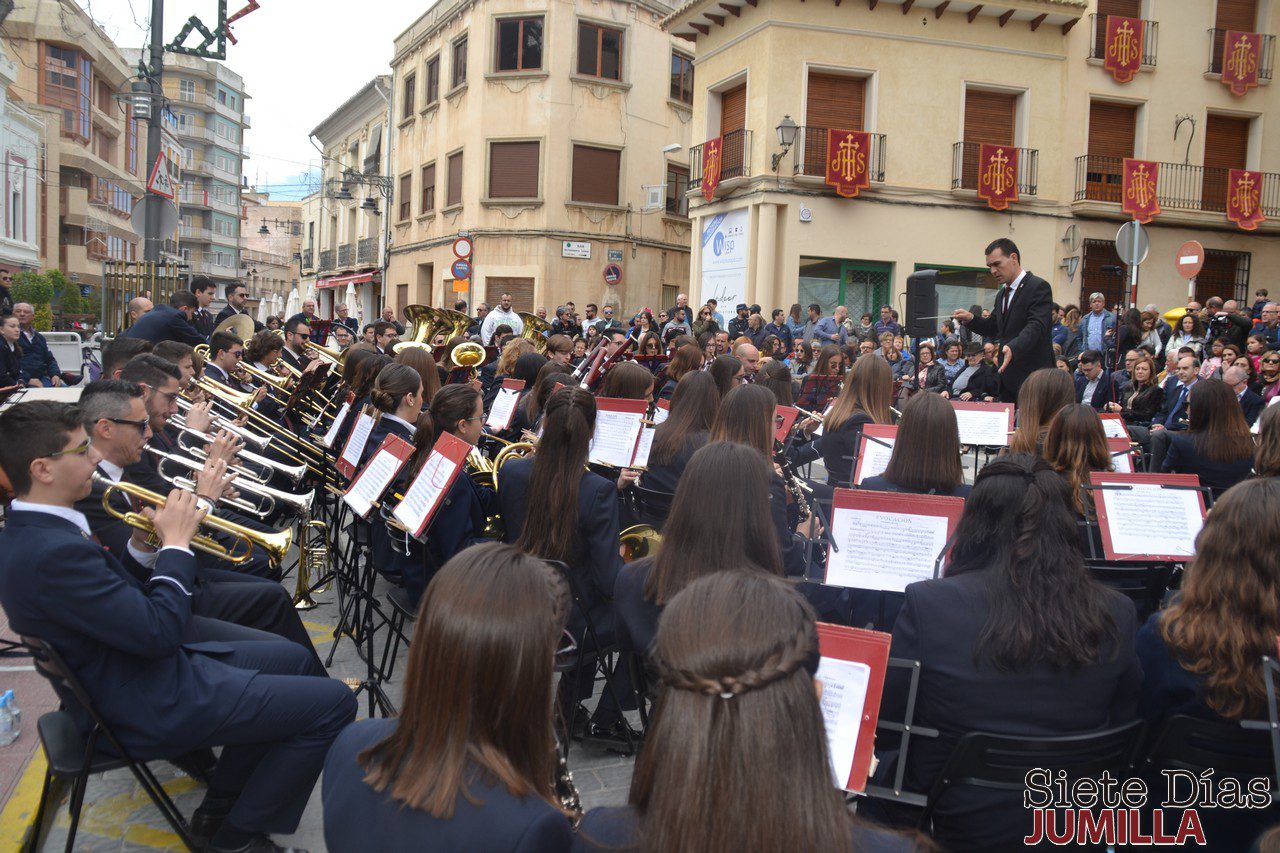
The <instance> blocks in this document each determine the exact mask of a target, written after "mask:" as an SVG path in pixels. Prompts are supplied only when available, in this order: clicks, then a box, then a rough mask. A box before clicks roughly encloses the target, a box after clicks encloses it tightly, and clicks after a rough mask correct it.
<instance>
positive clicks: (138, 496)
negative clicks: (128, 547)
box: [93, 471, 293, 565]
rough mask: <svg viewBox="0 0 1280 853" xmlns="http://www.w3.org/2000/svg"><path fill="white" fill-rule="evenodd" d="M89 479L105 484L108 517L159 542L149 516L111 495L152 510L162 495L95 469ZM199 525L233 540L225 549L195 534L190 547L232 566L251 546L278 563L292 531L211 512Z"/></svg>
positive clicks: (249, 554) (162, 501) (158, 506)
mask: <svg viewBox="0 0 1280 853" xmlns="http://www.w3.org/2000/svg"><path fill="white" fill-rule="evenodd" d="M93 481H94V483H96V484H98V485H102V486H105V487H106V490H105V491H104V492H103V493H102V508H103V509H104V510H106V512H107V514H108V515H110V516H111V517H112V518H116V519H119V520H120V521H123V522H124V523H125V524H127V525H129V526H130V527H132V528H134V529H135V530H141V531H143V532H145V533H147V534H148V535H149V539H148V542H149V543H150V544H152V545H157V544H159V543H158V542H157V541H156V527H155V524H154V523H153V522H152V521H151V519H149V518H147V517H146V516H145V515H143V514H142V513H140V512H121V511H120V510H118V509H116V507H114V506H113V505H112V504H111V497H112V495H113V494H115V493H116V492H120V493H121V494H124V495H128V496H129V497H130V498H132V499H134V500H137V501H138V502H140V503H143V504H147V505H149V506H152V507H154V508H156V509H162V508H163V507H164V504H165V499H164V497H163V496H162V495H157V494H156V493H155V492H153V491H151V490H150V489H144V488H142V487H141V486H136V485H134V484H133V483H126V482H123V481H121V482H119V483H113V482H111V481H110V480H108V479H107V478H106V477H104V476H102V475H101V474H99V473H97V472H96V471H95V472H94V474H93ZM131 502H132V501H131ZM200 526H201V527H202V528H206V527H207V528H209V529H211V530H217V531H220V532H222V533H227V534H229V535H231V536H232V537H233V538H234V539H235V540H236V541H235V543H233V545H232V546H231V547H230V548H228V547H227V546H225V545H223V544H222V543H221V542H218V541H217V540H216V539H214V538H213V537H212V536H206V535H200V534H197V535H196V536H195V537H193V538H192V540H191V547H192V548H194V549H195V550H197V551H202V552H204V553H206V554H212V555H213V556H215V557H219V558H221V559H224V560H226V561H227V562H229V563H231V564H232V565H241V564H243V563H247V562H248V561H249V559H250V558H251V557H252V556H253V549H254V548H255V547H257V548H261V549H262V550H263V551H264V552H265V553H266V555H267V557H268V558H269V559H270V560H271V562H272V564H273V565H279V563H280V562H281V561H282V560H283V559H284V556H285V554H286V553H288V551H289V546H290V545H291V544H292V543H293V531H292V530H288V529H286V530H281V531H279V532H277V533H263V532H261V531H258V530H251V529H250V528H248V527H242V526H240V525H239V524H236V523H234V522H231V521H227V520H226V519H222V518H218V517H217V516H215V515H206V516H205V517H204V520H203V521H201V522H200ZM241 543H243V545H244V550H243V552H240V551H238V550H236V547H235V546H236V545H239V544H241Z"/></svg>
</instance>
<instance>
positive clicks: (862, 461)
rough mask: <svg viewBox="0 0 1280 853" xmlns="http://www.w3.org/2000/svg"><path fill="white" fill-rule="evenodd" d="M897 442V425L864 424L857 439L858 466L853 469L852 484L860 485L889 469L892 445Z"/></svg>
mask: <svg viewBox="0 0 1280 853" xmlns="http://www.w3.org/2000/svg"><path fill="white" fill-rule="evenodd" d="M897 440H898V425H897V424H865V425H864V426H863V427H862V437H861V438H860V439H858V464H857V465H856V466H855V467H854V469H853V484H854V485H855V486H860V485H862V481H863V480H865V479H867V478H868V477H878V476H880V475H881V474H883V473H884V469H885V468H888V467H889V457H891V456H892V455H893V443H894V442H895V441H897Z"/></svg>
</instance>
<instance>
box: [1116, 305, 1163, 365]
mask: <svg viewBox="0 0 1280 853" xmlns="http://www.w3.org/2000/svg"><path fill="white" fill-rule="evenodd" d="M1163 325H1164V320H1163V319H1161V317H1160V315H1159V314H1157V313H1156V312H1154V311H1143V312H1142V337H1141V338H1140V339H1139V340H1138V342H1137V343H1136V344H1135V345H1134V346H1142V345H1144V344H1145V345H1146V346H1148V347H1150V348H1151V352H1152V353H1153V354H1155V353H1159V352H1160V351H1161V350H1163V349H1164V341H1163V340H1162V339H1161V337H1160V327H1161V326H1163ZM1122 352H1123V350H1122ZM1122 357H1123V356H1122Z"/></svg>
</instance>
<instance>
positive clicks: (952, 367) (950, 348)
mask: <svg viewBox="0 0 1280 853" xmlns="http://www.w3.org/2000/svg"><path fill="white" fill-rule="evenodd" d="M943 352H944V353H945V354H946V358H944V359H943V360H942V361H941V362H939V364H941V365H942V379H943V383H944V385H945V387H947V388H950V387H951V383H952V381H953V380H954V379H955V378H956V377H957V376H959V375H960V371H962V370H964V346H963V345H962V344H961V343H960V342H959V341H958V340H948V341H946V343H945V344H943Z"/></svg>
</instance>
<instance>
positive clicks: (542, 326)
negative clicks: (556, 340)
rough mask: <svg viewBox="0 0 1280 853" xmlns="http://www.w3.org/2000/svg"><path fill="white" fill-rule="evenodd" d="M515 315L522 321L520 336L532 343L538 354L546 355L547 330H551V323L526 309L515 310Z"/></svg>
mask: <svg viewBox="0 0 1280 853" xmlns="http://www.w3.org/2000/svg"><path fill="white" fill-rule="evenodd" d="M516 315H517V316H518V317H519V318H520V319H521V320H522V321H524V328H523V329H521V330H520V337H522V338H524V339H525V340H526V341H528V342H529V343H531V344H533V348H534V349H535V350H536V351H537V353H538V355H546V354H547V332H549V331H551V324H550V323H548V322H547V321H546V320H544V319H542V318H541V317H539V316H538V315H537V314H530V313H529V312H528V311H517V312H516Z"/></svg>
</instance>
